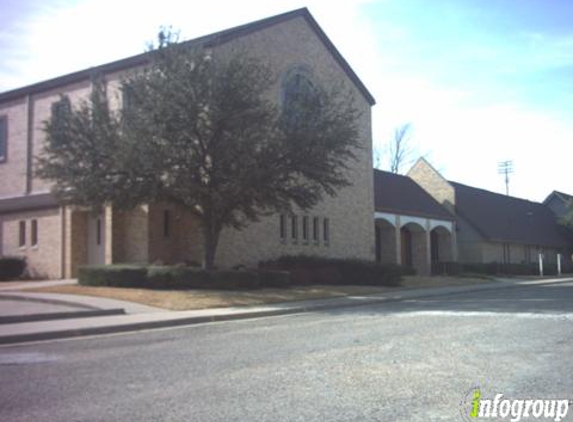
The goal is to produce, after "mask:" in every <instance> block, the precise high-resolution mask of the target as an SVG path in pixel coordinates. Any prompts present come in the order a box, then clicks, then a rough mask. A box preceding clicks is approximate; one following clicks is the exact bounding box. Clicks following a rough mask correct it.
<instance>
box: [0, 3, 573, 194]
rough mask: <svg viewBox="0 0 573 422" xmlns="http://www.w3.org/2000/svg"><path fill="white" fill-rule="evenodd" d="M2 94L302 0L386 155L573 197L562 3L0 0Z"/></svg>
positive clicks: (568, 35)
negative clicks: (356, 84) (169, 32)
mask: <svg viewBox="0 0 573 422" xmlns="http://www.w3.org/2000/svg"><path fill="white" fill-rule="evenodd" d="M2 5H3V8H2V14H1V15H0V53H1V55H2V62H1V63H2V64H0V91H6V90H10V89H13V88H17V87H20V86H23V85H26V84H30V83H34V82H37V81H40V80H44V79H48V78H51V77H55V76H58V75H61V74H64V73H67V72H72V71H75V70H79V69H83V68H86V67H90V66H95V65H98V64H101V63H105V62H108V61H112V60H116V59H119V58H122V57H126V56H130V55H133V54H137V53H140V52H141V51H143V50H144V49H145V45H146V43H147V42H148V41H149V40H152V39H153V37H154V34H155V33H156V32H157V29H158V28H159V27H160V26H161V25H169V24H171V25H173V26H174V27H175V28H180V29H181V33H182V36H183V37H184V38H191V37H195V36H200V35H204V34H207V33H210V32H214V31H218V30H221V29H225V28H228V27H231V26H234V25H239V24H243V23H246V22H249V21H252V20H256V19H261V18H264V17H267V16H270V15H273V14H277V13H281V12H284V11H288V10H291V9H295V8H298V7H302V6H307V7H309V9H310V11H311V13H312V14H313V15H314V17H315V18H316V19H317V21H318V22H319V24H320V25H321V26H322V27H323V29H324V30H325V31H326V33H327V34H328V35H329V37H330V38H331V39H332V41H333V42H334V43H335V45H336V46H337V47H338V48H339V50H340V51H341V53H342V54H343V55H344V56H345V57H346V58H347V60H348V61H349V62H350V64H351V66H352V67H353V68H354V69H355V71H356V72H357V73H358V75H359V76H360V77H361V79H362V80H363V81H364V83H365V84H366V85H367V86H368V88H369V89H370V91H371V92H372V93H373V95H374V96H375V97H376V99H377V101H378V104H377V105H376V106H375V107H374V109H373V123H374V124H373V137H374V144H375V146H376V148H377V149H378V150H379V151H380V152H381V153H382V157H381V160H382V164H383V165H385V163H386V162H387V154H386V155H385V149H386V143H387V142H388V141H389V140H390V139H391V138H392V132H393V129H394V128H395V127H396V126H398V125H400V124H403V123H407V122H410V123H411V124H412V127H413V130H412V133H411V141H410V142H411V144H412V146H414V147H415V150H416V153H417V154H420V155H425V156H426V157H427V159H428V160H429V161H430V162H431V163H432V164H433V165H434V166H435V167H436V168H437V169H438V170H440V171H441V172H442V173H443V174H444V176H445V177H446V178H448V179H450V180H455V181H458V182H460V183H466V184H469V185H473V186H477V187H481V188H484V189H489V190H493V191H496V192H504V191H505V186H504V183H503V178H502V177H501V176H500V175H498V174H497V163H498V161H502V160H513V161H514V167H515V174H514V175H512V177H511V182H510V193H511V194H513V195H516V196H520V197H523V198H527V199H531V200H538V201H539V200H543V198H544V197H545V196H546V195H547V194H549V193H550V192H551V191H552V190H553V189H556V190H562V191H565V192H569V193H573V183H571V181H570V180H571V179H570V178H569V177H568V171H569V163H570V159H571V149H572V147H571V141H572V140H573V118H572V117H573V116H572V112H571V105H572V104H573V77H572V76H573V25H571V24H570V23H571V22H573V3H572V2H570V1H559V0H457V1H454V0H435V1H428V0H379V1H369V0H355V1H351V0H347V1H344V2H333V1H322V0H308V1H305V2H303V1H293V0H276V1H273V2H260V1H252V0H244V1H241V2H230V1H222V0H211V1H209V2H191V1H178V0H163V1H162V2H161V7H159V6H158V4H157V3H156V2H150V3H146V2H142V1H138V2H135V1H133V2H131V1H122V0H74V1H63V0H43V1H40V0H3V2H2Z"/></svg>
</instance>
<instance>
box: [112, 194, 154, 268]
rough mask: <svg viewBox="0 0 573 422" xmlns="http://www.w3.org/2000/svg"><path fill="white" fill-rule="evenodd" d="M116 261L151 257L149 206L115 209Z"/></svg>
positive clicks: (146, 259)
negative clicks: (124, 209)
mask: <svg viewBox="0 0 573 422" xmlns="http://www.w3.org/2000/svg"><path fill="white" fill-rule="evenodd" d="M113 214H114V233H113V237H114V241H113V245H114V262H147V261H148V259H149V206H147V205H140V206H138V207H136V208H135V209H133V210H130V211H118V210H114V211H113Z"/></svg>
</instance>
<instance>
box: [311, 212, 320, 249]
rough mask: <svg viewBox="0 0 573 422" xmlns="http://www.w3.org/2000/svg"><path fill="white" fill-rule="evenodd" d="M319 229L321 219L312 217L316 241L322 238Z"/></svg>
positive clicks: (313, 233)
mask: <svg viewBox="0 0 573 422" xmlns="http://www.w3.org/2000/svg"><path fill="white" fill-rule="evenodd" d="M319 230H320V221H319V219H318V217H314V218H313V219H312V240H314V242H315V243H318V242H319V240H320V234H319Z"/></svg>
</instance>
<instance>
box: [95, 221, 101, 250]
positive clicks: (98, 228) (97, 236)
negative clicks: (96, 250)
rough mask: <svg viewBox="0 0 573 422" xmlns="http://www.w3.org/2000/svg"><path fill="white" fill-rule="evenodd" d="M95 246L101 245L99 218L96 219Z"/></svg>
mask: <svg viewBox="0 0 573 422" xmlns="http://www.w3.org/2000/svg"><path fill="white" fill-rule="evenodd" d="M96 245H98V246H99V245H101V218H98V219H97V223H96Z"/></svg>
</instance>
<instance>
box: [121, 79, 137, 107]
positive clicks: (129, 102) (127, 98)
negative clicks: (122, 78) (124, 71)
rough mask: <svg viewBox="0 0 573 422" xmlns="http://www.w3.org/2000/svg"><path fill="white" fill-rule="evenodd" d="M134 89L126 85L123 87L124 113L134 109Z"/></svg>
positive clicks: (122, 102) (122, 101) (122, 104)
mask: <svg viewBox="0 0 573 422" xmlns="http://www.w3.org/2000/svg"><path fill="white" fill-rule="evenodd" d="M133 97H134V94H133V87H131V86H129V85H126V84H124V85H123V86H122V87H121V107H122V109H123V110H124V111H129V110H130V109H132V108H133Z"/></svg>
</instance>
